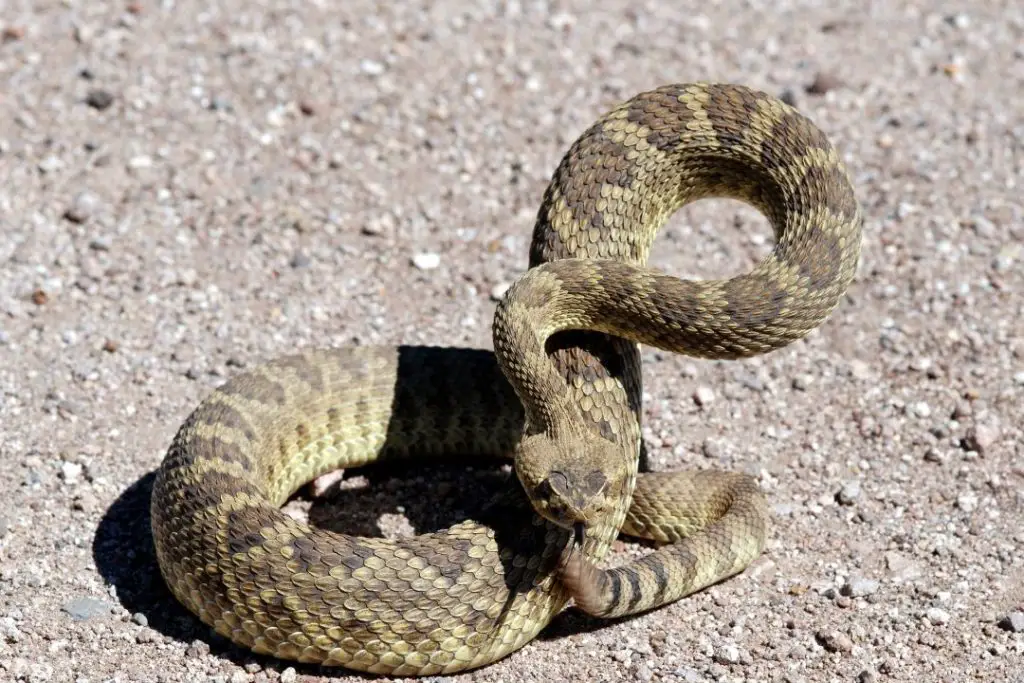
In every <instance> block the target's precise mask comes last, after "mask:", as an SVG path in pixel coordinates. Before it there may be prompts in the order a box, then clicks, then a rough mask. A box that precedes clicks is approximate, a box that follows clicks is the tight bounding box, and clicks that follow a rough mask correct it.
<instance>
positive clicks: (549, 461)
mask: <svg viewBox="0 0 1024 683" xmlns="http://www.w3.org/2000/svg"><path fill="white" fill-rule="evenodd" d="M704 197H732V198H736V199H741V200H745V201H747V202H749V203H750V204H752V205H753V206H755V207H757V208H758V209H760V210H761V211H762V212H763V213H764V214H765V215H766V216H767V218H768V219H769V220H770V222H771V224H772V226H773V228H774V231H775V237H776V245H775V247H774V250H773V251H772V252H771V254H769V255H768V256H767V257H766V258H764V259H763V260H762V261H761V262H760V263H759V264H758V265H757V266H756V267H755V268H754V270H753V271H751V272H750V273H747V274H744V275H740V276H738V277H735V278H732V279H728V280H723V281H711V280H708V281H684V280H679V279H677V278H674V277H671V276H668V275H663V274H659V273H657V272H654V271H652V270H649V269H648V268H646V267H645V265H644V264H645V262H646V260H647V256H648V251H649V248H650V246H651V243H652V241H653V240H654V237H655V235H656V233H657V231H658V230H659V229H660V227H661V226H662V224H663V223H664V222H665V220H666V219H667V218H668V216H669V215H670V214H672V213H673V212H674V211H676V210H677V209H678V208H679V207H680V206H682V205H683V204H686V203H688V202H691V201H693V200H696V199H699V198H704ZM860 224H861V216H860V210H859V208H858V204H857V201H856V199H855V197H854V192H853V189H852V187H851V184H850V181H849V178H848V175H847V172H846V170H845V168H844V166H843V164H842V162H841V161H840V158H839V155H838V154H837V153H836V151H835V150H834V149H833V147H832V146H831V144H830V143H829V141H828V140H827V139H826V137H825V135H824V134H823V133H822V132H821V131H820V130H819V129H818V128H816V127H815V126H814V125H813V124H812V123H811V122H810V121H808V120H807V119H806V118H805V117H804V116H802V115H801V114H799V113H798V112H796V111H795V110H794V109H793V108H791V107H789V106H787V105H786V104H784V103H782V102H780V101H779V100H777V99H775V98H773V97H770V96H768V95H765V94H763V93H759V92H756V91H753V90H749V89H747V88H744V87H741V86H736V85H711V84H690V85H669V86H665V87H661V88H658V89H657V90H654V91H651V92H647V93H643V94H640V95H637V96H636V97H634V98H632V99H630V100H629V101H627V102H625V103H623V104H621V105H619V106H618V107H616V108H615V109H613V110H612V111H611V112H609V113H607V114H605V115H604V116H603V117H601V118H600V119H599V120H598V121H597V122H596V123H595V124H594V125H593V126H592V127H591V128H590V129H588V130H587V131H586V132H585V133H583V135H582V136H581V137H580V138H579V139H578V140H577V141H576V142H575V143H574V144H573V145H572V147H571V148H570V150H569V152H568V153H567V154H566V155H565V157H564V158H563V159H562V162H561V164H560V165H559V166H558V169H557V171H556V172H555V175H554V177H553V178H552V181H551V184H550V185H549V187H548V189H547V192H546V193H545V196H544V200H543V204H542V206H541V208H540V212H539V215H538V218H537V224H536V227H535V229H534V234H533V243H532V247H531V250H530V266H531V269H530V270H528V271H527V272H526V273H525V274H524V276H523V277H522V278H520V279H519V280H518V281H517V282H516V283H515V284H514V285H513V286H512V287H511V288H510V290H509V291H508V293H507V294H506V296H505V297H504V299H503V301H502V302H500V303H499V305H498V308H497V312H496V314H495V321H494V349H495V352H494V353H493V354H492V353H491V352H488V351H481V350H471V349H454V348H424V347H397V348H369V347H354V348H344V349H336V350H323V351H311V352H307V353H301V354H298V355H294V356H289V357H286V358H282V359H278V360H275V361H272V362H270V363H268V364H266V365H263V366H260V367H257V368H256V369H254V370H252V371H250V372H247V373H245V374H242V375H240V376H237V377H235V378H234V379H232V380H231V381H229V382H228V383H227V384H225V385H224V386H223V387H221V388H220V389H218V390H217V391H215V392H214V393H213V394H212V395H210V396H209V397H208V398H206V399H205V400H204V401H203V402H202V403H201V404H200V405H199V406H198V408H196V410H195V411H194V412H193V413H192V415H191V416H190V417H189V418H188V419H187V421H186V422H185V424H184V425H183V426H182V427H181V428H180V430H179V431H178V433H177V436H176V437H175V439H174V441H173V444H172V445H171V447H170V450H169V452H168V454H167V457H166V459H165V460H164V462H163V464H162V466H161V468H160V470H159V473H158V476H157V478H156V482H155V485H154V489H153V498H152V511H151V513H152V526H153V536H154V539H155V542H156V550H157V557H158V559H159V564H160V569H161V572H162V574H163V576H164V578H165V580H166V582H167V584H168V585H169V586H170V588H171V590H172V592H173V593H174V595H175V596H176V597H177V599H178V600H180V601H181V602H182V603H183V604H184V605H186V606H187V607H188V609H190V610H191V611H192V612H194V613H195V614H197V615H198V616H199V617H200V619H202V620H203V621H204V622H205V623H207V624H210V625H211V626H213V627H214V628H215V629H216V630H217V632H219V633H221V634H223V635H224V636H227V637H228V638H230V639H231V640H233V641H234V642H235V643H238V644H240V645H242V646H245V647H248V648H251V649H252V650H253V651H255V652H257V653H265V654H271V655H275V656H277V657H281V658H284V659H293V660H299V661H303V662H318V663H323V664H327V665H339V666H344V667H348V668H351V669H357V670H363V671H369V672H379V673H387V674H393V675H421V674H433V673H449V672H454V671H459V670H464V669H470V668H473V667H478V666H481V665H484V664H487V663H490V662H493V661H495V660H497V659H499V658H501V657H503V656H505V655H507V654H508V653H510V652H512V651H514V650H516V649H518V648H520V647H521V646H523V645H524V644H525V643H527V642H529V641H530V640H531V639H532V638H533V637H534V636H536V635H537V633H538V632H539V631H540V630H541V629H542V628H544V626H545V625H546V624H547V623H548V622H549V621H550V620H551V618H552V617H553V616H554V615H556V614H557V613H558V612H559V611H560V610H561V609H562V608H563V607H564V606H565V605H566V603H567V602H568V601H569V599H570V598H574V599H575V602H576V604H577V605H578V606H580V607H581V608H582V609H584V610H586V611H588V612H590V613H592V614H596V615H604V616H616V615H625V614H631V613H635V612H639V611H642V610H647V609H651V608H654V607H657V606H659V605H663V604H666V603H668V602H671V601H673V600H677V599H679V598H680V597H682V596H684V595H687V594H689V593H692V592H693V591H696V590H699V589H701V588H703V587H705V586H707V585H709V584H711V583H714V582H716V581H718V580H720V579H722V578H724V577H727V576H730V575H732V574H735V573H737V572H740V571H742V570H743V569H744V568H745V567H746V566H747V565H748V564H749V563H750V562H751V561H752V560H753V559H754V558H755V557H756V556H757V555H758V554H759V553H760V551H761V549H762V547H763V545H764V541H765V536H766V534H767V524H768V512H767V507H766V504H765V501H764V499H763V497H762V495H761V494H760V492H759V490H758V487H757V485H756V482H755V481H754V480H752V479H751V478H750V477H747V476H743V475H739V474H730V473H723V472H676V473H639V474H638V470H639V466H638V462H639V459H640V458H639V455H640V445H641V437H640V416H641V398H640V397H641V372H640V357H639V346H638V343H645V344H651V345H654V346H657V347H660V348H663V349H667V350H671V351H675V352H679V353H685V354H690V355H693V356H699V357H704V358H741V357H747V356H752V355H755V354H759V353H764V352H767V351H770V350H772V349H777V348H780V347H782V346H784V345H786V344H788V343H790V342H792V341H793V340H795V339H798V338H800V337H802V336H803V335H805V334H806V333H807V332H809V331H810V330H812V329H813V328H815V327H817V326H818V325H820V324H821V323H822V322H823V321H824V320H825V319H826V318H827V317H828V315H829V314H830V312H831V311H832V310H833V308H834V307H835V306H836V304H837V302H838V301H839V299H840V298H841V297H842V295H843V293H844V292H845V290H846V288H847V286H848V285H849V283H850V281H851V280H852V278H853V276H854V272H855V270H856V267H857V262H858V259H859V253H860V241H861V236H860ZM451 454H472V455H473V456H474V457H480V458H494V459H499V458H509V457H510V456H511V457H514V463H515V472H516V474H517V476H513V477H511V478H510V480H509V485H508V492H507V493H506V494H505V495H504V497H503V499H502V500H501V501H500V502H499V503H497V504H496V506H495V507H494V508H492V509H491V510H490V511H489V512H488V513H486V514H484V515H482V516H481V518H479V519H473V520H469V521H465V522H463V523H460V524H456V525H455V526H452V527H451V528H448V529H446V530H443V531H440V532H437V533H431V534H425V535H421V536H417V537H414V538H407V539H400V540H387V539H380V538H361V537H354V536H347V535H343V534H338V533H333V532H329V531H326V530H323V529H318V528H313V527H310V526H308V525H306V524H303V523H300V522H298V521H295V520H294V519H292V518H290V517H288V516H286V515H285V514H283V513H282V512H281V511H280V510H279V507H280V506H281V505H282V504H283V503H284V502H285V501H286V500H287V499H288V497H289V496H290V495H291V494H292V493H294V492H295V491H296V490H297V489H298V488H299V487H300V486H302V485H303V484H304V483H305V482H307V481H309V480H311V479H312V478H314V477H317V476H319V475H321V474H323V473H326V472H328V471H331V470H335V469H337V468H349V467H358V466H360V465H364V464H366V463H369V462H372V461H381V460H385V461H394V460H395V459H398V458H404V457H415V458H419V459H425V458H426V457H427V456H436V457H439V456H445V455H451ZM620 531H622V532H623V533H626V534H630V535H634V536H640V537H646V538H649V539H653V540H655V541H660V542H663V543H664V544H665V545H662V546H660V547H659V548H658V549H657V550H654V551H652V552H651V553H649V554H648V555H646V556H645V557H643V558H642V559H640V560H638V561H636V562H634V563H632V564H629V565H627V566H623V567H618V568H615V569H610V570H600V569H598V568H597V567H596V565H595V563H597V562H599V561H600V560H601V559H602V558H603V557H604V556H605V554H606V553H607V551H608V548H609V546H610V544H611V542H612V540H614V538H615V537H616V535H617V534H618V533H619V532H620Z"/></svg>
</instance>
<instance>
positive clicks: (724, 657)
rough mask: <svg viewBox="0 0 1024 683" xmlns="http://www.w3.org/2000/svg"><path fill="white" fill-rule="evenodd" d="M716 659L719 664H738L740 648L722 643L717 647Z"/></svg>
mask: <svg viewBox="0 0 1024 683" xmlns="http://www.w3.org/2000/svg"><path fill="white" fill-rule="evenodd" d="M715 661H716V662H718V663H719V664H738V663H739V661H740V649H739V648H738V647H736V646H735V645H722V646H721V647H718V648H715Z"/></svg>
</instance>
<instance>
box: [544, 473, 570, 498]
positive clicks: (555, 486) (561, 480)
mask: <svg viewBox="0 0 1024 683" xmlns="http://www.w3.org/2000/svg"><path fill="white" fill-rule="evenodd" d="M545 484H546V485H547V490H548V495H551V494H552V493H554V494H557V495H560V496H564V495H566V494H567V493H568V492H569V477H567V476H565V475H564V474H563V473H561V472H557V471H556V472H552V473H551V474H549V475H548V478H547V479H545V480H544V482H543V483H542V484H541V486H544V485H545Z"/></svg>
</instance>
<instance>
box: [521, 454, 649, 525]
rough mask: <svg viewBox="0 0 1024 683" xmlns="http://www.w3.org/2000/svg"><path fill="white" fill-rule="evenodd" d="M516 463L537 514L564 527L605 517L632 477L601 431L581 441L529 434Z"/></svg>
mask: <svg viewBox="0 0 1024 683" xmlns="http://www.w3.org/2000/svg"><path fill="white" fill-rule="evenodd" d="M515 468H516V475H517V476H518V477H519V481H520V482H521V483H522V485H523V488H524V489H525V490H526V495H527V496H528V497H529V498H530V502H531V504H532V505H533V508H534V510H536V511H537V514H539V515H540V516H541V517H544V518H545V519H547V520H549V521H551V522H553V523H555V524H557V525H558V526H560V527H562V528H565V529H574V528H577V527H579V525H582V526H583V527H587V526H592V525H594V524H595V523H597V522H598V521H600V520H601V519H602V517H603V516H604V515H605V514H606V513H608V512H610V511H611V510H612V509H613V508H614V507H615V504H616V502H617V501H618V500H619V499H620V497H621V495H622V492H623V491H624V490H625V486H626V482H627V479H628V477H629V472H628V468H627V467H626V466H625V460H624V456H623V455H622V453H621V452H620V448H619V447H618V446H616V445H615V444H613V443H611V442H610V441H608V440H606V439H604V438H601V437H598V436H594V437H592V438H587V439H585V440H584V441H582V442H580V443H563V442H562V441H560V440H558V439H554V438H552V437H550V436H548V435H547V434H534V435H530V436H527V437H525V438H524V439H523V440H522V441H521V442H520V444H519V447H518V448H517V449H516V454H515Z"/></svg>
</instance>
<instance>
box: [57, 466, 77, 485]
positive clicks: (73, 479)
mask: <svg viewBox="0 0 1024 683" xmlns="http://www.w3.org/2000/svg"><path fill="white" fill-rule="evenodd" d="M80 476H82V466H81V465H80V464H79V463H77V462H65V463H61V466H60V477H61V479H63V480H64V481H66V482H67V483H69V484H76V483H78V478H79V477H80Z"/></svg>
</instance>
